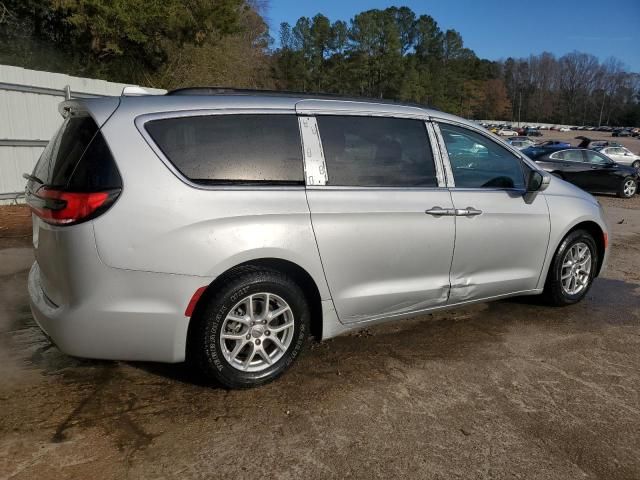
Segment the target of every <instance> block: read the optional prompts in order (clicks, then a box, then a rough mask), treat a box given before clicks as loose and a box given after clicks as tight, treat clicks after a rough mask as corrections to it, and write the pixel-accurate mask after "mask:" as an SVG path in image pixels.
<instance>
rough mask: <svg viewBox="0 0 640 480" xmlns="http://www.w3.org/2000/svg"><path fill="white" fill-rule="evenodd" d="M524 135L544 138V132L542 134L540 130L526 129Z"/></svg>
mask: <svg viewBox="0 0 640 480" xmlns="http://www.w3.org/2000/svg"><path fill="white" fill-rule="evenodd" d="M524 135H526V136H527V137H541V136H542V132H540V131H539V130H537V129H535V128H525V129H524Z"/></svg>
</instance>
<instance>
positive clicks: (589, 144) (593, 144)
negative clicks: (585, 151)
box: [576, 135, 624, 149]
mask: <svg viewBox="0 0 640 480" xmlns="http://www.w3.org/2000/svg"><path fill="white" fill-rule="evenodd" d="M576 140H580V143H579V144H578V148H593V149H595V148H600V147H623V146H624V145H622V144H621V143H618V142H614V141H611V140H591V139H590V138H589V137H585V136H584V135H579V136H577V137H576Z"/></svg>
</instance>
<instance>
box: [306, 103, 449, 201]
mask: <svg viewBox="0 0 640 480" xmlns="http://www.w3.org/2000/svg"><path fill="white" fill-rule="evenodd" d="M310 115H311V116H314V117H315V118H318V117H321V116H339V117H367V118H370V117H373V118H393V119H399V120H415V121H419V122H422V123H423V124H424V127H425V132H426V133H427V140H428V141H429V146H430V147H431V155H432V157H433V163H434V165H435V170H436V181H437V182H438V185H437V186H435V187H419V186H406V187H403V186H364V185H307V186H306V188H307V190H341V191H373V190H375V191H381V192H382V191H393V192H398V191H399V190H407V191H413V192H424V191H439V190H446V189H447V183H446V179H445V178H446V174H445V173H444V168H443V164H442V158H441V156H440V151H439V149H438V147H437V146H436V145H435V142H434V139H433V138H432V134H433V133H432V132H433V130H430V129H432V128H433V126H432V125H431V122H430V121H429V118H428V117H427V116H424V115H399V114H394V113H387V112H375V113H370V112H364V111H351V110H336V111H324V110H323V111H319V112H315V113H306V112H299V116H301V117H305V116H307V117H308V116H310ZM320 142H322V140H320ZM321 146H322V145H321ZM322 155H323V157H324V148H322ZM325 164H326V159H325ZM327 170H329V167H328V166H327Z"/></svg>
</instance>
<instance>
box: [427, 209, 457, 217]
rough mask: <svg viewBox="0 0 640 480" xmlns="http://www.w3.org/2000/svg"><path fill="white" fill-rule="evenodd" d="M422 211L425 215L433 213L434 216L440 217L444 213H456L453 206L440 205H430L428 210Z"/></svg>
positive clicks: (450, 214)
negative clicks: (443, 206) (444, 206)
mask: <svg viewBox="0 0 640 480" xmlns="http://www.w3.org/2000/svg"><path fill="white" fill-rule="evenodd" d="M424 213H426V214H427V215H433V216H434V217H442V216H444V215H447V216H452V215H455V214H456V211H455V210H454V209H453V208H442V207H431V208H430V209H429V210H426V211H425V212H424Z"/></svg>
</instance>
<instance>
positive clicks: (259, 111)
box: [134, 108, 305, 191]
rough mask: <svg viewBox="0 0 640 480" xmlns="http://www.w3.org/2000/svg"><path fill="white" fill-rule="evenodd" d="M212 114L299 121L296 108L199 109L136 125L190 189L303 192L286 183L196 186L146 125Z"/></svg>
mask: <svg viewBox="0 0 640 480" xmlns="http://www.w3.org/2000/svg"><path fill="white" fill-rule="evenodd" d="M212 115H292V116H294V117H296V119H297V118H298V114H297V113H296V111H295V110H294V109H284V108H225V109H220V108H218V109H200V110H179V111H168V112H158V113H146V114H144V115H140V116H138V117H136V118H135V119H134V124H135V126H136V128H137V129H138V132H140V135H142V138H143V139H144V140H145V142H146V143H147V144H148V145H149V147H150V148H151V150H153V152H154V153H155V154H156V155H157V156H158V158H159V159H160V160H161V161H162V163H164V165H165V166H166V167H167V168H168V169H169V171H170V172H171V173H173V174H174V175H175V176H176V177H177V178H178V179H179V180H180V181H181V182H182V183H184V184H186V185H188V186H189V187H191V188H195V189H197V190H236V191H247V190H275V191H278V190H304V189H305V186H304V184H300V185H284V184H265V185H262V184H260V183H259V182H252V183H244V184H243V183H238V184H236V185H234V184H231V183H229V184H225V183H219V184H209V185H207V184H203V183H196V182H193V181H192V180H190V179H189V178H187V177H186V176H185V175H183V174H182V173H181V172H180V171H179V170H178V169H177V168H176V166H175V165H174V164H173V163H172V162H171V161H170V160H169V159H168V158H167V156H166V155H165V154H164V152H163V151H162V149H161V148H160V147H159V146H158V145H157V144H156V142H155V141H154V140H153V138H152V137H151V135H150V134H149V132H148V131H147V129H146V128H145V124H146V123H147V122H151V121H153V120H166V119H171V118H184V117H208V116H212ZM298 139H299V141H300V162H302V161H303V155H304V150H303V146H302V138H301V137H300V135H299V136H298Z"/></svg>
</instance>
